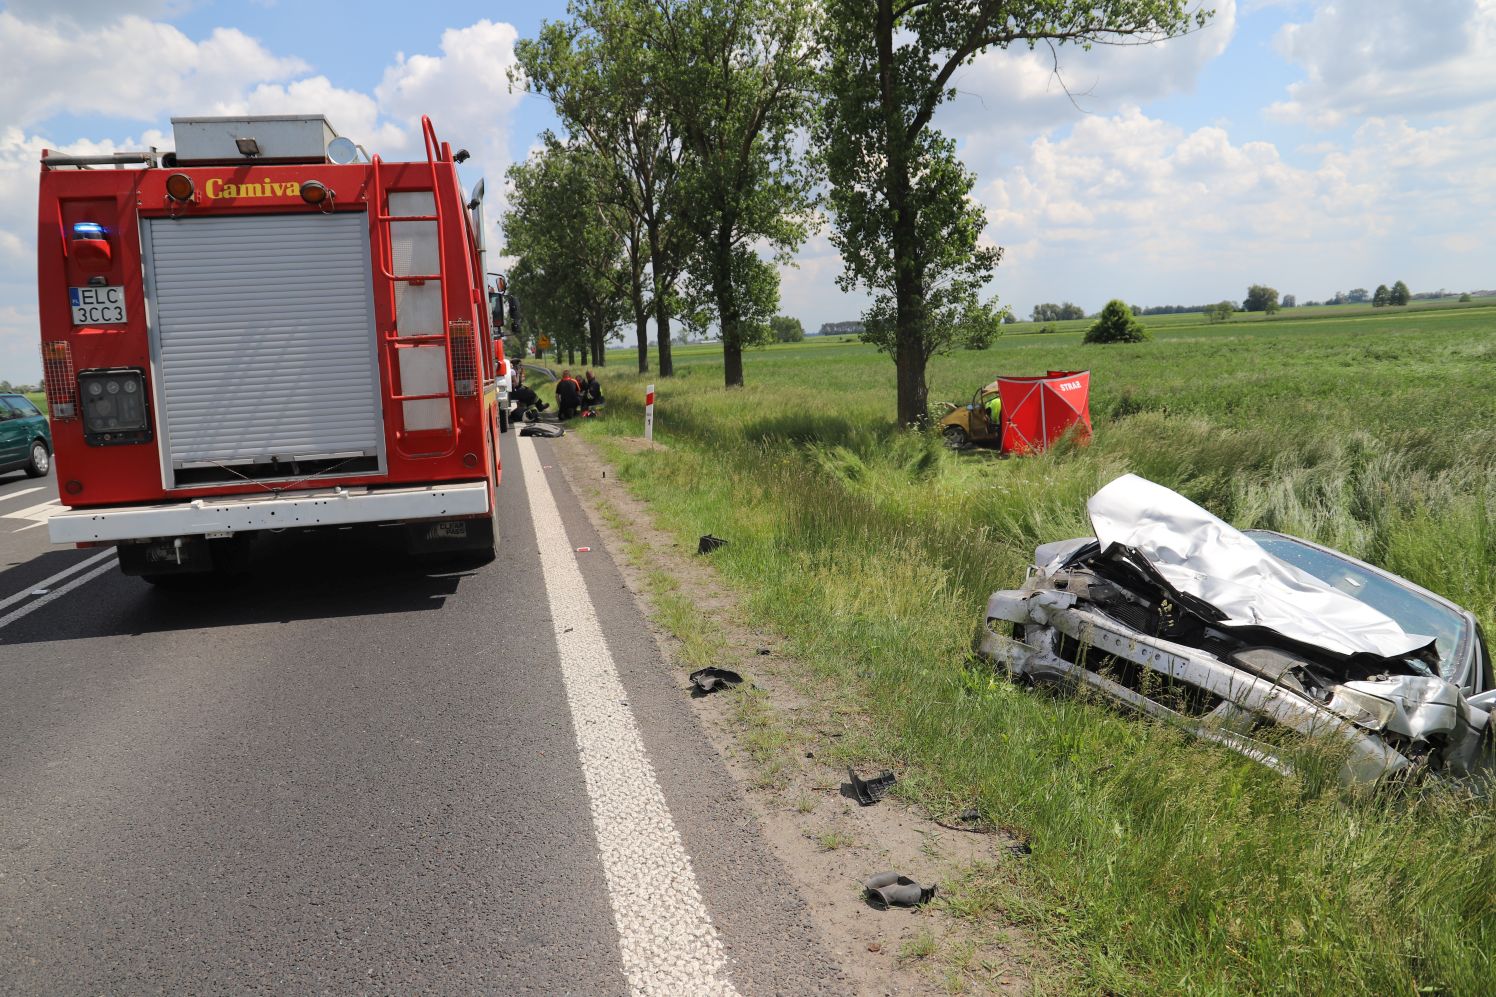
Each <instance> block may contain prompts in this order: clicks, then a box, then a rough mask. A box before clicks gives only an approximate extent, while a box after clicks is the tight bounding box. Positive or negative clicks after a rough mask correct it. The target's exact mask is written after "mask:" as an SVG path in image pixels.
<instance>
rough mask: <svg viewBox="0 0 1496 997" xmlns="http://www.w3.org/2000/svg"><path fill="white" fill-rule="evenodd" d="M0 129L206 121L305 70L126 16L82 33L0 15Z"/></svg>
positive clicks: (229, 33)
mask: <svg viewBox="0 0 1496 997" xmlns="http://www.w3.org/2000/svg"><path fill="white" fill-rule="evenodd" d="M0 65H4V66H5V71H4V73H3V74H0V121H4V122H6V123H8V124H15V125H21V126H23V127H24V126H28V125H32V124H36V123H37V122H41V121H45V120H46V119H47V118H49V117H51V116H52V115H55V114H60V113H72V114H88V115H101V116H106V117H115V118H122V119H124V120H127V121H156V120H157V119H159V118H160V117H161V116H163V115H166V114H178V115H183V114H194V113H198V114H201V113H204V112H206V111H207V110H208V109H210V108H211V107H213V106H214V105H215V104H216V103H218V102H219V101H223V100H232V99H235V98H237V97H238V96H239V95H240V94H242V93H243V91H244V89H245V88H246V87H248V86H251V85H253V84H254V83H257V82H260V81H264V80H281V79H287V78H289V77H291V76H294V75H296V74H298V73H301V72H304V71H305V70H306V68H307V66H306V64H305V63H304V62H302V61H301V60H300V59H297V58H294V57H278V56H275V55H273V54H271V53H270V52H269V51H267V50H266V49H265V48H264V46H262V45H261V44H260V43H259V42H257V41H256V40H255V39H253V38H250V37H249V36H248V35H246V34H244V33H243V32H241V31H237V30H235V29H233V28H216V29H214V31H213V33H212V34H211V35H209V36H208V37H207V38H206V39H204V40H202V41H200V42H195V41H193V40H192V39H190V38H188V37H187V36H186V35H185V34H183V33H182V32H181V31H180V30H178V29H177V28H175V27H173V26H172V25H170V24H163V23H160V22H157V21H148V20H146V19H145V18H142V17H135V16H129V17H125V18H122V19H120V20H119V21H117V22H115V23H113V24H91V25H89V26H87V27H84V28H78V27H75V26H71V25H67V24H62V23H55V22H30V21H24V20H22V19H21V18H19V17H17V16H16V15H15V14H13V13H11V12H10V11H8V10H6V11H0Z"/></svg>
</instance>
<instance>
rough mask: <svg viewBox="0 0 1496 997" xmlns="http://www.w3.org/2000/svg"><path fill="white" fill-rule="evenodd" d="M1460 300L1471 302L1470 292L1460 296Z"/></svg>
mask: <svg viewBox="0 0 1496 997" xmlns="http://www.w3.org/2000/svg"><path fill="white" fill-rule="evenodd" d="M1460 300H1461V301H1469V300H1471V298H1470V292H1469V291H1466V292H1465V293H1464V294H1462V295H1460Z"/></svg>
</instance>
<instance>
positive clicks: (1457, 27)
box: [1269, 0, 1496, 127]
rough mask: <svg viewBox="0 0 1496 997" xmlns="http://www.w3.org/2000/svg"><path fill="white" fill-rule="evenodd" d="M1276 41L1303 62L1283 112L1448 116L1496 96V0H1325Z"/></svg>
mask: <svg viewBox="0 0 1496 997" xmlns="http://www.w3.org/2000/svg"><path fill="white" fill-rule="evenodd" d="M1275 44H1276V46H1277V49H1278V51H1279V53H1280V54H1281V55H1282V56H1283V57H1284V58H1285V59H1287V60H1288V61H1290V62H1292V63H1294V64H1295V65H1297V66H1299V67H1300V68H1302V69H1303V71H1304V79H1303V80H1301V81H1299V82H1297V83H1294V84H1292V85H1291V86H1289V88H1288V99H1287V100H1284V101H1280V102H1278V103H1276V104H1274V105H1272V107H1271V108H1269V111H1270V113H1271V114H1272V115H1273V116H1274V117H1277V118H1279V119H1282V120H1288V121H1300V122H1305V123H1308V124H1311V125H1316V126H1321V127H1334V126H1337V125H1340V124H1342V123H1344V122H1345V121H1347V119H1351V120H1354V119H1357V118H1361V117H1366V116H1372V115H1393V114H1407V115H1420V114H1430V115H1447V114H1449V113H1452V112H1455V111H1458V110H1460V109H1462V108H1468V107H1470V106H1472V105H1476V104H1489V103H1490V102H1491V100H1492V97H1493V95H1496V2H1493V0H1424V2H1422V3H1417V4H1410V3H1407V2H1405V0H1362V2H1360V3H1356V4H1346V3H1321V4H1320V5H1319V6H1318V7H1317V9H1316V11H1315V13H1314V16H1313V17H1312V18H1311V19H1310V20H1308V21H1306V22H1299V23H1291V24H1287V25H1285V26H1284V27H1283V28H1282V29H1281V30H1280V31H1279V33H1278V36H1277V38H1276V39H1275Z"/></svg>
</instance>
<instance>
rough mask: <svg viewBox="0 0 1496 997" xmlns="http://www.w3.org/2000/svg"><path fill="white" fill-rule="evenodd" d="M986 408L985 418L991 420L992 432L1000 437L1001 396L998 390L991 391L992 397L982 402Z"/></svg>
mask: <svg viewBox="0 0 1496 997" xmlns="http://www.w3.org/2000/svg"><path fill="white" fill-rule="evenodd" d="M983 405H984V406H985V408H986V409H987V418H988V419H990V420H991V422H992V432H994V433H996V434H997V436H998V438H999V439H1001V438H1002V435H1003V396H1002V395H1001V394H1000V393H999V392H993V393H992V397H991V398H989V399H987V401H986V402H984V403H983Z"/></svg>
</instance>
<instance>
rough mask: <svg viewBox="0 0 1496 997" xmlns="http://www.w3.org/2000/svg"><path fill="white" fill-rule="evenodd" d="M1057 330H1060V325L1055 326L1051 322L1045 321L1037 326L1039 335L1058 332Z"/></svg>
mask: <svg viewBox="0 0 1496 997" xmlns="http://www.w3.org/2000/svg"><path fill="white" fill-rule="evenodd" d="M1059 331H1060V327H1059V326H1057V325H1055V324H1053V323H1051V322H1046V323H1044V324H1043V325H1041V326H1039V334H1040V335H1047V334H1049V333H1051V332H1059Z"/></svg>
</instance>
